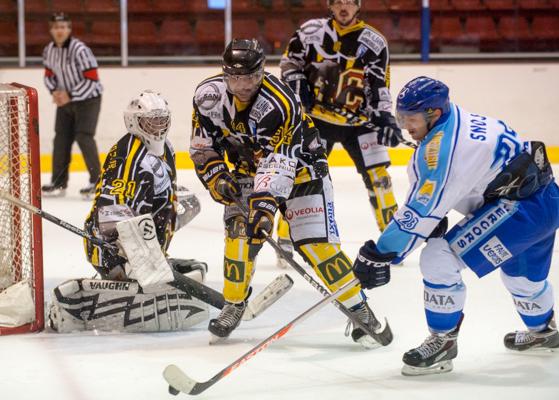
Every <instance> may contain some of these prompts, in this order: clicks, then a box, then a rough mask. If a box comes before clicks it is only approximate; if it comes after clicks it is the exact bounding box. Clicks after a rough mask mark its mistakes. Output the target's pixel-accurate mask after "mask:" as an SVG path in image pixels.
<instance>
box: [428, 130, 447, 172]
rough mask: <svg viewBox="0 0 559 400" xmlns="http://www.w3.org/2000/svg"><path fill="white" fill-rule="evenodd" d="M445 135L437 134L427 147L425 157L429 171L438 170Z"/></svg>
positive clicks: (442, 133)
mask: <svg viewBox="0 0 559 400" xmlns="http://www.w3.org/2000/svg"><path fill="white" fill-rule="evenodd" d="M443 135H444V132H443V131H439V132H437V133H435V135H434V136H433V138H432V139H431V140H430V141H429V143H427V146H426V147H425V155H424V156H423V157H424V159H425V162H426V163H427V169H430V170H434V169H437V166H438V165H439V151H440V149H441V141H442V139H443Z"/></svg>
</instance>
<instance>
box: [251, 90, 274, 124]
mask: <svg viewBox="0 0 559 400" xmlns="http://www.w3.org/2000/svg"><path fill="white" fill-rule="evenodd" d="M273 109H274V107H273V106H272V103H270V102H269V101H268V100H266V99H265V98H263V97H262V96H258V97H257V98H256V101H255V102H254V105H253V106H252V109H251V110H250V114H249V117H250V118H252V119H254V120H255V121H256V122H260V121H262V119H263V118H264V117H265V116H266V115H268V114H269V113H270V111H272V110H273Z"/></svg>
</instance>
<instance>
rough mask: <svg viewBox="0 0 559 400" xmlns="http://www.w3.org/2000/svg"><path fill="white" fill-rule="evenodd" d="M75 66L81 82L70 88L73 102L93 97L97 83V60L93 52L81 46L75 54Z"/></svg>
mask: <svg viewBox="0 0 559 400" xmlns="http://www.w3.org/2000/svg"><path fill="white" fill-rule="evenodd" d="M76 65H77V69H78V73H79V74H80V75H81V81H80V82H79V83H78V84H77V85H76V86H74V87H73V88H72V91H71V92H70V96H71V97H72V99H73V100H84V99H87V98H90V97H93V96H92V94H93V93H94V92H95V91H97V90H98V86H97V85H96V82H97V81H99V76H98V73H97V60H96V59H95V57H94V56H93V52H92V51H91V50H90V49H89V47H87V46H82V47H81V48H80V49H79V50H78V51H77V52H76Z"/></svg>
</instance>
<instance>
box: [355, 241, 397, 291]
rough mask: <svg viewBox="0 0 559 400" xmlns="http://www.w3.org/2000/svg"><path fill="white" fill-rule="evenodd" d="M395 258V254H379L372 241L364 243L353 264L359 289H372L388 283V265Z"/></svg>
mask: <svg viewBox="0 0 559 400" xmlns="http://www.w3.org/2000/svg"><path fill="white" fill-rule="evenodd" d="M395 257H396V253H387V254H382V253H380V252H379V251H378V249H377V246H376V244H375V242H374V241H373V240H368V241H366V242H365V244H364V245H363V246H361V248H360V249H359V254H358V255H357V258H356V259H355V262H354V263H353V272H354V274H355V276H356V277H357V279H359V282H360V283H361V287H363V288H364V289H372V288H375V287H379V286H383V285H386V284H387V283H388V282H390V263H391V262H392V260H393V259H394V258H395Z"/></svg>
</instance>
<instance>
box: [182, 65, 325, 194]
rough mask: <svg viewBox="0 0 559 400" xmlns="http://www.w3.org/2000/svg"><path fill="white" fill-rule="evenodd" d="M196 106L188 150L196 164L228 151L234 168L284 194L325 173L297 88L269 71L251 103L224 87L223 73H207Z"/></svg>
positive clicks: (316, 138)
mask: <svg viewBox="0 0 559 400" xmlns="http://www.w3.org/2000/svg"><path fill="white" fill-rule="evenodd" d="M193 107H194V111H193V117H192V137H191V140H190V155H191V157H192V160H193V161H194V163H195V164H196V165H198V166H200V165H204V163H206V162H207V161H208V160H209V159H210V158H215V157H216V156H217V157H219V158H222V159H225V157H226V156H227V160H228V161H229V162H230V163H232V164H233V165H234V168H235V170H236V171H238V172H240V173H242V174H246V175H251V176H255V187H257V188H260V189H261V190H265V191H269V192H270V193H271V194H272V195H274V196H277V197H284V198H287V197H289V193H290V191H291V188H292V186H293V183H294V181H295V180H297V183H299V182H305V181H309V180H313V179H317V178H320V177H322V176H324V175H325V174H326V173H327V170H328V167H327V161H326V158H325V155H324V149H323V147H322V145H321V143H320V139H319V136H318V130H317V129H316V128H315V127H314V124H313V122H312V120H311V119H310V118H309V117H308V116H306V115H305V114H303V113H302V111H301V107H300V106H299V104H298V103H297V100H296V98H295V95H294V93H293V92H292V91H291V90H290V89H289V88H288V87H286V86H285V85H284V84H283V83H282V82H280V81H279V80H278V79H277V78H276V77H274V76H273V75H271V74H269V73H265V74H264V78H263V81H262V84H261V87H260V89H259V90H258V92H257V94H256V95H255V97H254V99H253V100H252V101H251V102H250V103H249V104H241V103H239V102H237V101H236V100H235V98H234V96H233V95H232V94H231V93H229V92H228V91H227V90H226V85H225V83H224V81H223V75H218V76H215V77H211V78H208V79H206V80H204V81H203V82H202V83H200V85H199V86H198V87H197V89H196V92H195V95H194V105H193ZM259 183H260V185H259ZM255 190H256V189H255Z"/></svg>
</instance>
